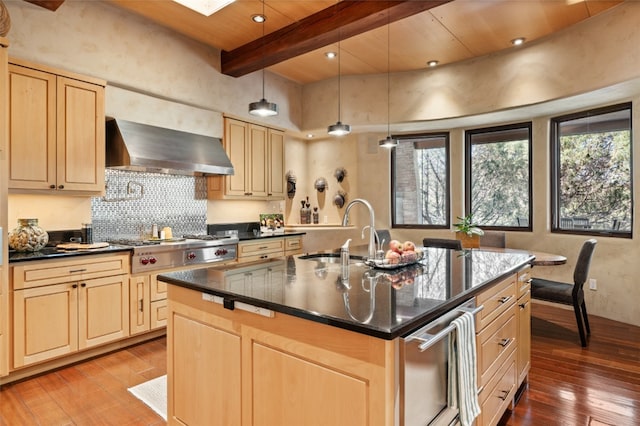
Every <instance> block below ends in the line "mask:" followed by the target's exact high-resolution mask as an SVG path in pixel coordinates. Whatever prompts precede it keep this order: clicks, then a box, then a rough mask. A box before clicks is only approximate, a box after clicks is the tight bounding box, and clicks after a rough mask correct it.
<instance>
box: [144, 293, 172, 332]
mask: <svg viewBox="0 0 640 426" xmlns="http://www.w3.org/2000/svg"><path fill="white" fill-rule="evenodd" d="M168 314H169V311H168V307H167V299H164V300H154V301H153V302H151V321H150V324H149V328H150V329H151V330H155V329H156V328H162V327H166V326H167V315H168Z"/></svg>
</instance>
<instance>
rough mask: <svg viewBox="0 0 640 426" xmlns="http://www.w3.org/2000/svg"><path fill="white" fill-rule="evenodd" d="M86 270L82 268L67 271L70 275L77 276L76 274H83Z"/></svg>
mask: <svg viewBox="0 0 640 426" xmlns="http://www.w3.org/2000/svg"><path fill="white" fill-rule="evenodd" d="M86 270H87V268H82V269H71V270H70V271H69V273H70V274H77V273H78V272H85V271H86Z"/></svg>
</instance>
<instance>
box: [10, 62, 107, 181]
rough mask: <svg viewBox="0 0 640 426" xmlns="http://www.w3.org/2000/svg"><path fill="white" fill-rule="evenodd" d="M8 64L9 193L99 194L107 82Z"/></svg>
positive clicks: (30, 64) (41, 67)
mask: <svg viewBox="0 0 640 426" xmlns="http://www.w3.org/2000/svg"><path fill="white" fill-rule="evenodd" d="M9 62H10V63H9V189H10V190H29V191H32V190H33V191H41V192H45V191H46V192H53V191H58V192H60V193H63V192H68V191H74V192H77V191H82V192H88V193H103V192H104V168H105V116H104V87H105V84H106V83H105V82H104V81H102V80H98V79H95V78H91V77H85V76H80V75H76V74H72V73H68V72H65V71H61V70H56V69H53V68H50V67H45V66H40V65H37V64H33V63H30V62H27V61H22V60H15V59H10V61H9Z"/></svg>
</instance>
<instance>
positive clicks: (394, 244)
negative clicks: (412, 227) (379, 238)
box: [389, 240, 402, 253]
mask: <svg viewBox="0 0 640 426" xmlns="http://www.w3.org/2000/svg"><path fill="white" fill-rule="evenodd" d="M389 250H391V251H395V252H396V253H402V243H401V242H400V241H398V240H391V241H389Z"/></svg>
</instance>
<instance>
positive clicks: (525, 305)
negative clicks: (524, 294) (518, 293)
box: [518, 302, 528, 309]
mask: <svg viewBox="0 0 640 426" xmlns="http://www.w3.org/2000/svg"><path fill="white" fill-rule="evenodd" d="M527 303H528V302H527ZM518 306H520V309H524V308H526V307H527V304H526V303H521V304H519V305H518Z"/></svg>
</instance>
